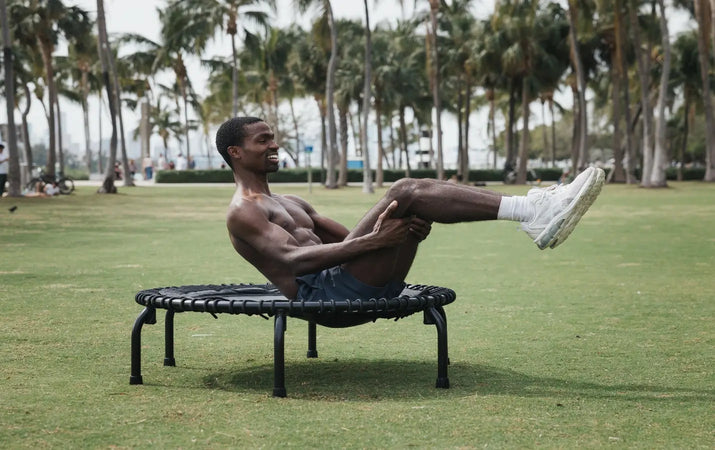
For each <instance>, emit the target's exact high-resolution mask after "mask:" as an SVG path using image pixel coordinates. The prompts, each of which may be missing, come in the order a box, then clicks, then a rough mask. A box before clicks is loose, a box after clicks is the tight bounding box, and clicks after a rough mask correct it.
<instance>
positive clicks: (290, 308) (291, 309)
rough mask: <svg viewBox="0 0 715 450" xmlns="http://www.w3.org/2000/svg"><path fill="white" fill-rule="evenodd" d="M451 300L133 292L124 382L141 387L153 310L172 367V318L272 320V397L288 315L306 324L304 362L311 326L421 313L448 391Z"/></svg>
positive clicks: (417, 292)
mask: <svg viewBox="0 0 715 450" xmlns="http://www.w3.org/2000/svg"><path fill="white" fill-rule="evenodd" d="M455 298H456V295H455V293H454V291H453V290H451V289H448V288H444V287H438V286H425V285H407V287H406V288H405V289H404V290H403V291H402V293H401V294H400V295H399V296H397V297H395V298H390V299H387V298H380V299H375V298H373V299H367V300H361V299H357V300H321V301H310V302H308V301H291V300H288V299H287V298H286V297H284V296H283V295H282V294H281V293H280V292H279V291H278V289H277V288H276V287H275V286H274V285H272V284H265V285H256V284H230V285H225V284H224V285H190V286H178V287H164V288H156V289H147V290H143V291H140V292H139V293H137V295H136V297H135V299H136V302H137V303H139V304H140V305H143V306H144V310H143V311H142V312H141V313H140V314H139V317H137V319H136V321H135V322H134V328H133V330H132V344H131V347H132V354H131V376H130V378H129V382H130V384H142V382H143V381H142V375H141V330H142V326H143V325H144V324H145V323H146V324H155V323H156V309H157V308H160V309H165V310H166V320H165V332H164V341H165V347H164V365H165V366H175V365H176V360H175V358H174V314H175V313H177V312H188V311H194V312H202V313H209V314H211V315H212V316H214V317H216V314H246V315H249V316H251V315H258V316H262V317H264V318H265V317H274V333H273V336H274V338H273V345H274V347H273V348H274V350H273V369H274V380H273V396H274V397H285V396H286V388H285V358H284V336H285V330H286V321H287V318H288V317H295V318H298V319H302V320H305V321H307V322H308V354H307V356H308V357H309V358H317V356H318V351H317V348H316V326H317V325H321V326H326V327H332V328H345V327H351V326H356V325H361V324H364V323H367V322H374V321H375V320H377V319H395V320H397V319H401V318H403V317H407V316H410V315H412V314H414V313H417V312H420V311H421V312H423V313H424V323H425V324H428V325H435V327H436V328H437V383H436V387H438V388H448V387H449V378H448V377H447V365H448V364H449V357H448V350H447V316H446V314H445V311H444V308H443V306H444V305H447V304H449V303H452V302H453V301H454V300H455Z"/></svg>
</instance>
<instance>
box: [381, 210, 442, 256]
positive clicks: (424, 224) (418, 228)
mask: <svg viewBox="0 0 715 450" xmlns="http://www.w3.org/2000/svg"><path fill="white" fill-rule="evenodd" d="M396 208H397V201H396V200H393V201H392V202H391V203H390V204H389V205H387V208H385V211H383V212H382V214H380V216H378V218H377V221H376V222H375V226H374V227H373V229H372V233H373V235H374V236H375V237H376V238H377V239H378V240H380V241H381V242H382V244H383V245H384V246H385V247H394V246H397V245H401V244H403V243H404V242H405V241H406V240H407V238H408V237H409V236H410V234H412V235H413V236H414V237H415V238H417V240H418V241H422V240H424V239H425V238H426V237H427V236H428V235H429V233H430V230H431V229H432V225H431V222H428V221H426V220H423V219H420V218H419V217H416V216H412V217H403V218H398V219H393V218H391V217H390V216H391V215H392V213H393V212H394V211H395V209H396Z"/></svg>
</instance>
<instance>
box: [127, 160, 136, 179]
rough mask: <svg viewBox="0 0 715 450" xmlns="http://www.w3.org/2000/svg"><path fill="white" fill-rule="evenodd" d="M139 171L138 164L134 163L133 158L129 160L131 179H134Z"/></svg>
mask: <svg viewBox="0 0 715 450" xmlns="http://www.w3.org/2000/svg"><path fill="white" fill-rule="evenodd" d="M136 173H137V165H136V164H135V163H134V160H133V159H130V160H129V174H130V175H131V178H130V179H131V180H133V179H134V175H135V174H136Z"/></svg>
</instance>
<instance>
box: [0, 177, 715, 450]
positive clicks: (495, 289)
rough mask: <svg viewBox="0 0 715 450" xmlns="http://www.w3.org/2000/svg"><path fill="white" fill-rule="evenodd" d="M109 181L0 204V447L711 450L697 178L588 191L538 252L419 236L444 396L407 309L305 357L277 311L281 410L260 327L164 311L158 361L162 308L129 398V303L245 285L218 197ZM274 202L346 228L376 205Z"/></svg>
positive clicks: (509, 242)
mask: <svg viewBox="0 0 715 450" xmlns="http://www.w3.org/2000/svg"><path fill="white" fill-rule="evenodd" d="M503 189H506V190H508V192H510V193H524V192H525V191H526V187H523V186H522V187H518V186H517V187H505V188H503ZM119 190H120V193H119V194H118V195H111V196H110V195H97V194H95V193H94V191H95V188H92V187H80V188H78V190H77V191H76V192H75V194H73V195H71V196H62V197H59V198H50V199H38V198H28V199H10V198H4V199H2V200H0V255H1V256H0V258H1V260H2V264H1V265H0V306H1V308H2V309H1V313H0V314H1V317H2V326H1V327H0V361H1V363H0V448H30V447H31V448H38V447H40V448H44V447H61V448H77V447H82V448H87V447H91V448H95V447H119V448H148V447H153V446H156V447H163V448H189V447H210V448H255V447H267V448H283V447H298V448H304V447H305V448H308V447H318V448H326V447H327V448H385V447H398V448H404V447H418V448H419V447H423V448H473V447H474V448H476V447H480V448H481V447H488V448H495V447H496V448H519V447H545V448H565V449H568V448H580V447H588V448H594V447H595V448H597V447H606V446H615V447H625V448H646V449H650V448H709V449H711V448H713V445H714V443H715V408H714V407H713V405H714V404H715V402H713V400H715V391H714V389H715V377H714V376H713V368H714V367H715V352H714V348H715V346H714V342H713V340H714V339H713V338H714V336H715V331H714V330H715V323H714V322H715V320H714V316H715V314H714V313H715V185H712V184H710V185H708V184H702V183H671V187H670V188H669V189H665V190H644V189H639V188H637V187H632V186H606V187H605V188H604V191H603V193H602V195H601V197H600V198H599V200H598V201H597V202H596V204H595V205H594V206H593V208H592V209H591V211H589V213H588V214H587V215H586V216H585V217H584V219H583V221H582V222H581V224H580V225H579V227H578V228H577V229H576V231H575V232H574V234H573V235H572V236H571V238H570V239H569V241H568V242H567V243H566V244H564V245H563V246H561V247H559V248H558V249H556V250H547V251H539V250H538V249H537V248H536V246H535V245H534V244H533V243H531V242H530V241H529V240H528V239H527V238H526V236H525V235H524V234H523V233H522V232H521V231H518V230H517V225H516V224H515V223H512V222H484V223H477V224H458V225H436V226H435V227H434V228H433V232H432V236H430V238H429V239H428V240H427V241H425V243H423V244H422V248H421V250H420V254H419V255H418V257H417V260H416V262H415V264H414V266H413V270H412V272H411V276H410V278H409V279H408V281H411V282H415V283H425V284H436V285H443V286H449V287H451V288H453V289H454V290H455V291H456V292H457V301H456V302H455V303H453V304H452V305H448V306H447V307H446V311H447V316H448V319H449V333H450V335H449V339H450V342H449V347H450V359H451V362H452V364H451V366H450V368H449V375H450V381H451V388H450V389H448V390H443V389H435V388H434V382H435V378H436V372H437V343H436V332H435V330H434V327H433V326H425V325H422V318H421V315H415V316H412V317H410V318H407V319H404V320H400V321H398V322H393V321H387V320H383V321H378V322H376V323H370V324H366V325H363V326H359V327H354V328H348V329H340V330H335V329H328V328H319V329H318V351H319V354H320V358H318V359H310V360H308V359H306V358H305V351H306V346H307V338H306V336H307V323H306V322H303V321H300V320H297V319H289V321H288V331H287V334H286V340H287V342H286V387H287V390H288V398H285V399H278V398H272V397H271V390H272V383H273V380H272V376H273V375H272V374H273V366H272V352H273V341H272V335H273V327H272V321H271V322H267V321H264V320H262V319H261V318H259V317H243V316H227V315H222V316H219V319H218V320H214V318H212V317H211V316H210V315H207V314H196V313H186V314H178V315H177V316H176V320H175V329H176V336H175V339H176V359H177V367H163V365H162V361H163V323H164V321H163V314H161V311H160V314H159V315H158V316H159V317H158V324H157V325H151V326H145V327H144V331H143V354H142V357H143V367H142V372H143V376H144V383H145V384H144V385H140V386H130V385H129V363H130V345H129V344H130V339H129V338H130V333H131V329H132V325H133V323H134V320H135V319H136V316H137V315H138V314H139V312H140V311H141V309H142V308H141V307H140V306H139V305H137V304H136V303H135V302H134V294H135V293H136V292H137V291H139V290H141V289H145V288H151V287H158V286H169V285H181V284H204V283H231V282H249V281H250V282H263V281H264V279H263V278H262V277H261V276H260V275H259V274H258V272H257V271H256V270H255V269H253V268H252V267H250V265H248V264H247V263H246V262H244V261H243V260H242V259H241V258H240V257H239V256H238V255H236V254H235V253H234V251H233V249H232V248H231V246H230V244H229V241H228V237H227V232H226V228H225V222H224V220H225V211H226V206H227V204H228V201H229V199H230V197H231V195H232V189H231V188H230V187H222V186H219V187H186V186H182V187H175V186H167V187H136V188H124V187H119ZM275 191H276V192H280V193H286V192H292V193H296V194H298V195H300V196H302V197H304V198H306V199H307V200H309V201H310V202H311V203H314V205H315V206H316V207H317V209H318V210H319V211H320V212H322V213H324V214H326V215H328V216H331V217H334V218H336V219H337V220H339V221H341V222H342V223H344V224H346V225H347V226H352V225H354V224H355V223H356V222H357V221H358V220H359V218H360V217H361V215H362V213H364V212H365V211H366V209H367V208H368V207H369V206H370V205H371V204H372V203H373V202H374V201H375V200H376V198H377V196H367V195H364V194H362V193H361V192H360V188H348V189H341V190H339V191H326V190H324V189H322V188H314V189H313V193H312V194H308V192H307V189H305V188H302V187H280V186H278V187H276V188H275ZM12 205H16V206H17V207H18V208H17V210H16V211H15V212H14V213H10V212H9V211H8V208H9V207H10V206H12Z"/></svg>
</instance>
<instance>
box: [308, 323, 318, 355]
mask: <svg viewBox="0 0 715 450" xmlns="http://www.w3.org/2000/svg"><path fill="white" fill-rule="evenodd" d="M316 328H317V327H316V325H315V322H308V358H317V357H318V350H317V345H316V339H315V329H316Z"/></svg>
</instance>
